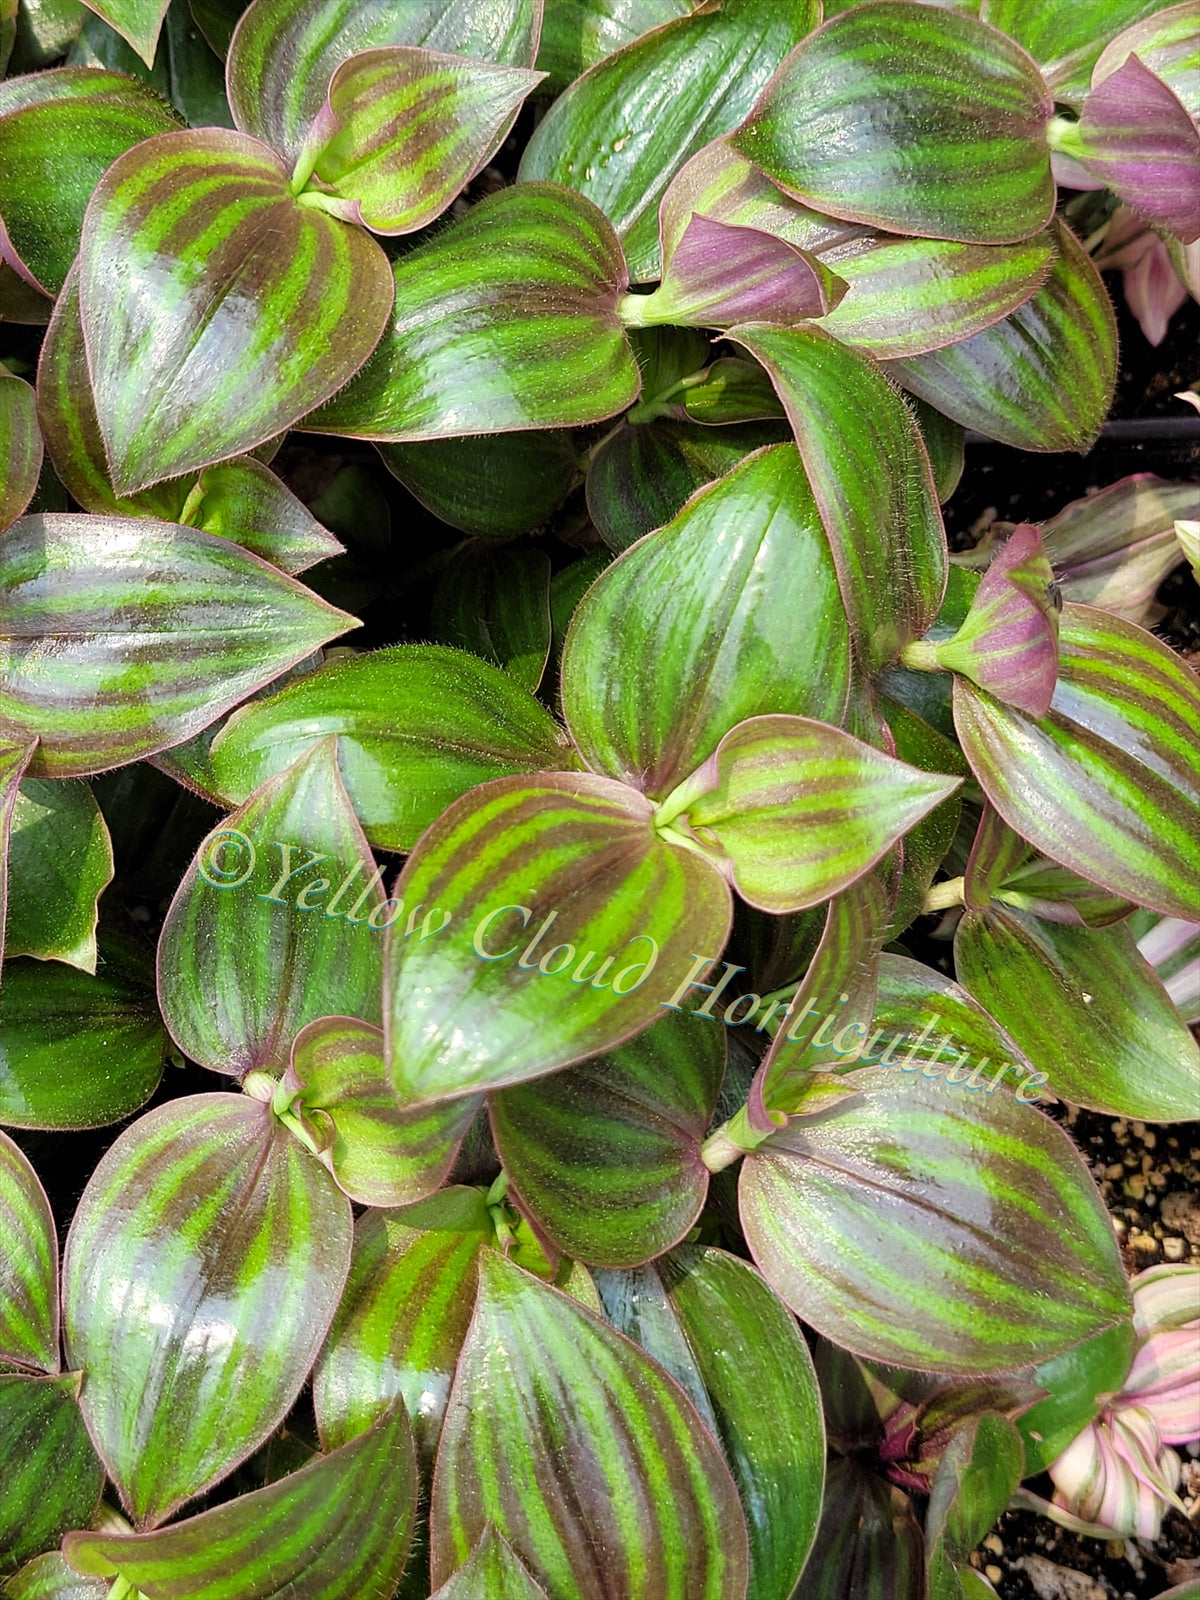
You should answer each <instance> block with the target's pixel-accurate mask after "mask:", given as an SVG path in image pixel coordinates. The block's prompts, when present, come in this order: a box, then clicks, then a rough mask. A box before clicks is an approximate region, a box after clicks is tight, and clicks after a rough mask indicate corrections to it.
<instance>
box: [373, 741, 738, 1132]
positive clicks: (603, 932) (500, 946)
mask: <svg viewBox="0 0 1200 1600" xmlns="http://www.w3.org/2000/svg"><path fill="white" fill-rule="evenodd" d="M396 888H397V893H398V895H400V896H401V897H403V898H404V900H405V903H406V904H409V905H412V904H418V905H420V906H424V907H431V908H433V909H432V912H430V913H428V914H429V915H432V916H437V917H442V918H444V917H447V916H449V918H450V919H451V920H452V926H453V931H452V932H451V931H449V930H447V931H446V932H443V933H442V934H440V936H438V937H437V938H429V940H428V942H426V941H425V940H424V939H410V938H407V937H404V938H402V937H400V935H399V928H398V926H396V927H393V928H392V930H391V931H390V933H389V935H388V942H387V946H386V956H385V961H386V967H385V998H384V1019H385V1020H384V1031H385V1034H386V1036H387V1055H388V1065H389V1069H390V1071H391V1074H392V1081H393V1084H394V1085H395V1087H396V1091H397V1093H398V1094H399V1096H400V1102H401V1105H409V1104H411V1103H413V1102H416V1101H421V1100H441V1099H447V1098H453V1097H455V1096H457V1095H463V1094H471V1093H476V1092H479V1091H481V1090H484V1089H500V1088H503V1087H505V1086H506V1085H508V1084H512V1083H520V1082H523V1081H525V1080H526V1079H529V1078H536V1077H541V1076H542V1075H543V1074H545V1073H547V1072H555V1071H557V1070H558V1069H559V1068H560V1067H566V1066H571V1065H572V1064H574V1063H575V1062H577V1061H582V1060H584V1059H585V1058H586V1057H588V1056H593V1055H597V1054H599V1053H600V1052H602V1051H606V1050H611V1049H612V1048H613V1047H614V1046H616V1045H619V1044H623V1043H624V1042H625V1041H626V1040H627V1039H631V1038H632V1037H633V1036H634V1035H635V1034H637V1033H640V1032H641V1031H642V1029H643V1028H645V1027H647V1026H648V1025H649V1024H650V1022H652V1021H653V1020H654V1019H655V1018H656V1017H657V1016H658V1014H659V1000H660V998H661V987H660V985H661V983H662V981H663V980H662V978H661V977H660V978H659V979H658V980H657V981H647V980H651V979H652V978H653V974H654V972H655V970H656V969H657V968H658V967H659V965H660V963H661V967H662V971H663V972H666V973H669V974H670V973H675V972H677V971H679V970H680V969H682V968H684V965H685V963H686V962H687V960H688V959H689V952H691V951H693V950H696V951H699V950H712V951H714V952H718V953H719V951H720V950H721V948H722V947H723V945H724V943H725V939H726V937H727V935H728V932H729V919H730V913H731V902H730V897H729V890H728V888H727V887H726V885H725V882H724V880H723V879H722V878H721V876H720V874H719V873H718V872H717V871H716V870H715V869H714V868H713V867H711V866H709V864H708V863H707V862H706V861H702V860H700V858H699V857H698V856H697V855H695V854H694V853H693V852H691V851H687V850H679V849H676V848H675V847H674V846H672V845H669V844H666V843H664V842H663V841H662V840H661V839H660V837H659V835H658V833H657V832H656V831H655V828H654V813H653V808H652V807H651V805H650V804H649V802H648V801H647V800H645V799H644V798H643V797H642V796H641V795H639V794H637V793H636V792H635V791H634V790H632V789H630V788H628V787H626V785H624V784H620V783H613V782H612V781H611V780H610V779H608V778H598V777H594V776H593V775H592V774H590V773H587V774H584V773H577V774H569V773H568V774H561V775H559V774H553V773H544V774H537V775H535V776H534V777H531V778H497V779H496V780H495V781H494V782H492V783H489V784H485V785H483V786H482V787H480V788H478V789H475V790H472V792H471V793H470V794H468V795H465V796H464V797H463V798H462V799H461V800H459V801H457V802H456V803H455V804H454V805H452V806H451V807H450V808H449V810H448V811H446V812H445V813H444V814H443V815H442V816H441V817H440V818H439V819H438V821H437V822H436V823H435V824H434V826H433V827H432V828H430V830H429V831H428V832H427V833H426V834H425V836H424V838H423V839H422V840H421V843H420V845H418V847H417V849H416V850H415V851H414V852H413V854H412V855H411V856H410V857H409V859H408V863H407V865H406V866H405V869H404V871H403V873H402V874H401V875H400V879H399V882H398V883H397V886H396ZM436 926H437V924H434V927H435V929H436ZM610 958H611V962H610ZM667 981H670V980H669V979H668V980H667Z"/></svg>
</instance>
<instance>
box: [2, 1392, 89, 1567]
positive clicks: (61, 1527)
mask: <svg viewBox="0 0 1200 1600" xmlns="http://www.w3.org/2000/svg"><path fill="white" fill-rule="evenodd" d="M79 1387H80V1374H79V1373H78V1372H69V1373H67V1374H66V1375H65V1376H63V1377H61V1378H25V1377H8V1376H0V1461H3V1462H4V1494H3V1496H2V1497H0V1572H3V1571H9V1570H11V1569H12V1568H13V1567H17V1566H19V1565H20V1564H21V1562H23V1561H28V1559H29V1558H30V1556H36V1555H40V1554H41V1553H42V1552H43V1551H45V1550H50V1549H53V1547H54V1546H55V1545H56V1544H57V1543H58V1541H59V1540H60V1539H61V1538H62V1536H63V1534H64V1533H66V1532H67V1530H68V1529H69V1528H77V1527H78V1526H79V1524H80V1523H81V1522H84V1523H86V1522H88V1521H90V1519H91V1518H92V1517H93V1516H94V1515H95V1512H96V1507H97V1506H98V1505H99V1504H100V1491H101V1490H102V1489H103V1487H104V1469H103V1468H102V1467H101V1465H100V1462H99V1461H98V1460H97V1459H96V1452H95V1451H94V1450H93V1449H92V1445H91V1441H90V1440H89V1438H88V1435H87V1429H86V1428H85V1427H84V1425H83V1418H82V1417H81V1416H80V1414H79V1405H78V1396H79Z"/></svg>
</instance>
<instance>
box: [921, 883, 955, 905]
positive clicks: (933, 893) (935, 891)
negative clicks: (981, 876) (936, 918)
mask: <svg viewBox="0 0 1200 1600" xmlns="http://www.w3.org/2000/svg"><path fill="white" fill-rule="evenodd" d="M964 887H965V880H964V879H962V878H947V879H946V881H945V883H935V884H934V885H933V886H932V887H931V888H930V889H929V891H928V893H927V894H926V896H925V899H924V902H923V903H922V906H921V910H922V911H948V910H949V909H950V907H951V906H961V905H965V904H966V900H965V898H964V894H963V890H964Z"/></svg>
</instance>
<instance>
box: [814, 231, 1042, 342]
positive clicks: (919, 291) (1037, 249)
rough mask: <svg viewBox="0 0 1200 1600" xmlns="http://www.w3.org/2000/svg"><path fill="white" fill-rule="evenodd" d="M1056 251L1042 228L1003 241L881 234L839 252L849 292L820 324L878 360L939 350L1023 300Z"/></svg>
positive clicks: (839, 269)
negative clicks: (1015, 239) (850, 251)
mask: <svg viewBox="0 0 1200 1600" xmlns="http://www.w3.org/2000/svg"><path fill="white" fill-rule="evenodd" d="M1056 255H1057V250H1056V248H1055V245H1054V239H1053V236H1052V235H1051V234H1050V233H1049V232H1046V233H1035V234H1034V235H1033V237H1032V238H1031V239H1025V240H1023V241H1022V242H1021V243H1019V244H1009V245H978V244H959V243H955V242H954V241H948V240H944V239H887V238H884V239H882V240H880V241H878V242H876V243H872V244H871V245H870V246H869V248H866V249H864V250H862V251H861V252H860V253H859V254H857V255H848V256H842V255H839V257H838V262H837V267H836V269H835V270H836V271H837V275H838V277H839V278H841V279H842V280H843V281H844V282H845V283H847V284H849V286H850V287H849V291H848V293H847V294H846V295H845V296H844V298H843V299H842V300H841V301H839V303H838V304H837V305H836V306H835V307H834V308H833V309H832V311H830V312H828V313H827V314H826V316H824V317H823V318H822V321H821V326H822V327H823V328H825V329H826V331H827V332H829V333H832V334H833V335H834V337H835V338H837V339H840V340H841V341H842V343H843V344H849V345H854V346H856V347H857V348H858V349H860V350H868V351H870V353H871V354H872V355H873V356H876V357H878V359H879V360H881V361H886V360H889V359H893V358H895V357H898V356H919V355H923V354H924V353H925V352H926V351H928V350H940V349H941V348H942V346H943V345H948V344H957V343H958V341H959V340H960V339H969V338H970V337H971V335H972V334H976V333H980V332H982V331H983V329H984V328H990V327H991V326H992V324H993V323H994V322H999V321H1000V320H1001V319H1002V318H1003V317H1007V316H1008V315H1009V314H1010V313H1011V312H1013V311H1016V310H1017V308H1018V307H1019V306H1022V305H1024V303H1025V301H1026V300H1028V299H1029V297H1030V295H1031V294H1033V293H1034V291H1035V290H1037V289H1040V288H1041V286H1042V284H1043V283H1045V281H1046V279H1047V278H1048V277H1049V276H1050V268H1051V266H1052V265H1053V262H1054V259H1055V256H1056Z"/></svg>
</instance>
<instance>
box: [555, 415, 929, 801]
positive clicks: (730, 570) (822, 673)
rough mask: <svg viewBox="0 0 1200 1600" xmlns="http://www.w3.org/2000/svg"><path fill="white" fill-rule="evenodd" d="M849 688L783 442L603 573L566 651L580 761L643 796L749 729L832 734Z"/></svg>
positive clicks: (813, 537)
mask: <svg viewBox="0 0 1200 1600" xmlns="http://www.w3.org/2000/svg"><path fill="white" fill-rule="evenodd" d="M896 403H897V405H899V403H900V402H899V401H898V400H897V402H896ZM798 594H803V595H804V596H805V605H804V607H803V609H802V610H801V611H799V612H798V611H797V607H796V602H795V597H796V595H798ZM849 687H850V637H849V629H848V627H847V622H846V617H845V614H844V612H843V610H842V606H841V600H840V596H839V592H838V581H837V574H836V571H835V567H834V561H833V558H832V556H831V554H830V550H829V544H828V541H827V540H826V537H825V532H824V529H823V528H822V525H821V520H820V516H819V514H818V511H817V505H816V502H815V501H814V499H813V493H812V490H811V489H810V488H809V485H808V481H807V479H806V477H805V473H804V468H803V466H802V465H801V462H800V458H799V456H798V455H797V453H796V451H795V449H794V448H793V447H792V446H790V445H778V446H775V447H773V448H770V449H765V450H759V451H757V452H755V453H754V454H753V455H751V456H748V457H747V458H746V459H745V460H744V461H743V462H741V463H740V465H738V466H737V467H735V468H734V469H733V471H731V472H729V473H727V474H726V476H725V477H723V478H720V479H719V480H718V481H717V482H716V483H713V484H712V485H710V486H709V487H708V488H706V489H702V490H701V491H700V492H699V493H697V494H696V495H694V496H693V497H692V499H691V500H690V501H688V503H687V504H686V505H685V506H684V508H683V510H682V511H681V512H680V513H679V515H678V516H677V517H675V518H674V520H673V521H671V522H670V523H668V524H667V525H666V527H664V528H661V529H660V530H659V531H658V532H657V533H653V534H651V535H650V536H649V537H647V538H646V539H644V540H642V541H641V542H640V543H639V544H637V545H636V546H634V548H632V549H630V550H628V551H626V552H625V554H624V555H623V556H621V557H620V559H619V560H617V561H614V562H613V564H612V565H611V566H610V567H608V568H606V570H605V571H604V572H603V573H602V574H601V576H600V578H599V579H598V580H597V581H596V582H595V583H594V584H593V585H592V587H591V588H590V589H589V590H588V592H587V594H586V595H585V596H584V598H583V600H582V601H581V602H580V604H579V608H578V610H577V611H576V613H575V616H574V619H573V620H572V623H571V627H570V631H569V633H568V635H567V642H566V646H565V648H564V651H563V666H562V701H563V711H564V714H565V716H566V719H567V725H568V727H569V728H570V730H571V735H572V737H573V738H574V740H575V743H576V745H577V746H578V747H579V750H580V753H581V754H582V755H583V758H584V760H585V761H587V762H588V764H589V765H590V766H592V767H593V768H594V769H595V770H597V771H600V772H606V773H609V774H611V775H612V776H613V777H619V778H621V779H623V780H624V781H625V782H626V783H629V784H632V785H633V786H635V787H636V788H638V789H643V790H645V792H646V793H647V794H648V795H650V796H652V797H661V796H662V795H665V794H669V793H670V791H671V790H672V789H673V788H675V787H676V785H677V784H679V783H680V782H682V780H683V779H684V778H686V777H687V776H688V774H689V773H691V772H694V771H695V769H696V767H697V766H698V765H700V763H702V762H704V761H706V760H707V759H708V757H709V756H711V755H712V753H713V752H714V750H715V749H716V748H717V745H718V744H719V743H720V741H721V739H722V738H723V737H724V735H725V734H726V733H728V732H729V730H730V729H731V728H733V727H735V726H736V724H737V723H739V722H742V721H744V720H745V719H746V718H747V717H754V716H761V715H765V714H768V713H772V712H795V713H798V714H801V715H805V716H811V717H813V718H815V719H817V720H819V721H823V722H837V721H838V720H839V719H840V718H841V716H842V714H843V711H844V709H845V705H846V699H847V696H848V694H849Z"/></svg>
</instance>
